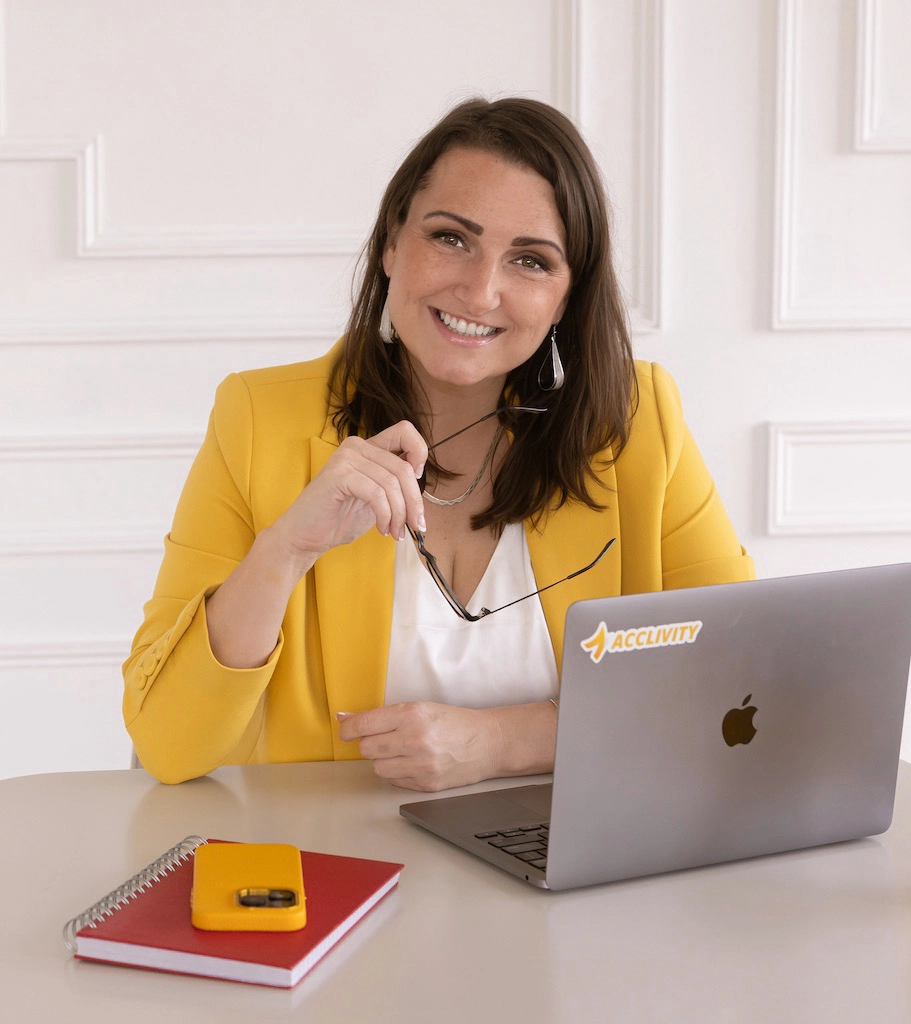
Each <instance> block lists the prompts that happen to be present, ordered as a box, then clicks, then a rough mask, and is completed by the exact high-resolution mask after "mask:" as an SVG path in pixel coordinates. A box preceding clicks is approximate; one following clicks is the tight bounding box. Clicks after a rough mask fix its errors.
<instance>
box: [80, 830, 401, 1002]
mask: <svg viewBox="0 0 911 1024" xmlns="http://www.w3.org/2000/svg"><path fill="white" fill-rule="evenodd" d="M204 841H205V840H202V839H200V838H199V837H198V836H189V837H188V838H187V839H185V840H183V842H181V843H178V844H177V845H176V846H174V847H172V848H171V849H170V850H168V851H167V853H165V854H163V855H162V856H161V857H159V858H158V860H156V861H155V862H154V863H152V864H150V865H149V866H148V867H147V868H145V869H144V870H143V871H141V872H139V874H137V875H135V876H134V877H133V878H131V879H130V880H129V881H128V882H125V883H124V884H123V885H122V886H120V888H119V889H115V890H114V892H112V893H109V894H108V895H107V896H106V897H104V899H102V900H99V901H98V902H97V903H96V904H94V905H93V906H92V907H90V908H89V909H88V910H87V911H85V913H83V914H80V915H79V917H76V918H73V920H72V921H69V922H68V923H67V925H66V926H65V928H64V930H63V934H64V941H65V942H66V944H67V947H68V948H69V949H70V951H71V952H73V953H74V954H75V956H76V957H77V958H78V959H81V960H99V961H102V962H105V963H112V964H126V965H128V966H131V967H145V968H149V969H152V970H159V971H174V972H176V973H179V974H199V975H204V976H206V977H210V978H224V979H227V980H231V981H245V982H249V983H251V984H256V985H274V986H277V987H279V988H290V987H291V986H292V985H296V984H297V983H298V982H299V981H300V979H301V978H302V977H303V976H304V975H305V974H306V973H307V972H308V971H309V970H310V968H311V967H313V965H314V964H315V963H317V961H318V960H320V959H321V958H322V957H323V956H325V954H326V953H327V952H328V951H329V950H330V949H331V948H332V947H333V946H334V945H335V944H336V943H337V942H338V941H339V939H341V938H342V936H343V935H345V934H346V933H347V932H348V931H349V930H350V929H351V928H352V927H353V926H354V925H355V924H357V922H358V921H359V920H360V919H361V918H362V917H363V916H364V915H365V914H366V913H368V911H370V910H371V909H372V908H373V907H374V906H376V904H377V903H378V902H379V901H380V900H381V899H382V898H383V897H384V896H385V895H386V893H388V892H389V891H390V890H391V889H393V888H394V887H395V885H396V884H397V882H398V880H399V874H400V873H401V870H402V865H401V864H392V863H388V862H386V861H379V860H365V859H363V858H361V857H337V856H333V855H331V854H328V853H309V852H307V851H305V850H302V851H301V865H302V867H303V872H304V888H305V890H306V893H307V924H306V926H305V927H304V928H302V929H301V930H300V931H295V932H211V931H202V930H200V929H198V928H194V927H193V925H192V924H191V922H190V889H191V887H192V883H193V853H194V851H195V849H196V847H197V846H200V845H202V843H203V842H204Z"/></svg>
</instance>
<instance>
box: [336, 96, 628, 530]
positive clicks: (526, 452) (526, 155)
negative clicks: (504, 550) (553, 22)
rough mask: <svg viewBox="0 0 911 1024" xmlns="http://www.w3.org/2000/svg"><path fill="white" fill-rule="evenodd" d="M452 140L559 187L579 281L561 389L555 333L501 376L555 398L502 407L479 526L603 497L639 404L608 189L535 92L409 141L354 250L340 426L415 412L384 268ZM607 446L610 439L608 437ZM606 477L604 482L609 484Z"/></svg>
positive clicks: (460, 114)
mask: <svg viewBox="0 0 911 1024" xmlns="http://www.w3.org/2000/svg"><path fill="white" fill-rule="evenodd" d="M455 147H460V148H466V149H477V150H482V151H485V152H490V153H493V154H495V155H496V156H499V157H500V158H501V159H504V160H508V161H510V162H511V163H514V164H517V165H519V166H522V167H528V168H530V169H531V170H533V171H536V172H537V173H538V174H540V175H541V177H542V178H544V179H545V180H546V181H548V182H549V183H550V184H551V186H552V187H553V190H554V194H555V197H556V203H557V210H558V211H559V213H560V216H561V217H562V219H563V224H564V227H565V229H566V242H567V253H566V256H567V260H568V263H569V267H570V271H571V273H572V285H571V288H570V293H569V299H568V302H567V305H566V310H565V312H564V314H563V318H562V319H561V321H560V324H559V327H558V329H557V343H558V347H559V349H560V356H561V359H562V362H563V366H564V369H565V373H566V383H565V385H564V387H563V388H562V389H561V390H559V391H553V392H546V393H545V392H542V391H541V389H540V386H539V384H538V371H539V368H540V366H541V363H542V362H543V360H544V358H545V356H546V354H547V352H548V351H549V347H550V338H549V337H548V338H545V339H542V345H541V347H540V348H539V349H538V351H537V352H536V353H535V354H534V355H532V356H531V358H530V359H528V360H527V361H526V362H524V363H523V364H522V365H521V366H517V367H516V368H515V369H514V370H512V371H510V373H509V374H508V375H507V377H506V383H505V386H504V391H503V401H504V402H506V403H518V404H521V405H534V404H537V405H541V404H544V405H546V406H547V407H548V410H549V411H548V412H547V413H546V414H545V415H538V416H535V415H525V416H523V415H521V414H516V415H515V416H513V417H509V418H508V419H506V421H507V423H508V426H509V428H510V430H511V432H512V434H513V441H512V444H511V445H510V446H509V450H508V452H507V454H506V456H505V458H504V460H503V463H502V465H501V467H500V470H499V472H498V473H497V476H496V479H495V480H494V483H493V499H492V501H491V504H490V506H489V507H488V508H487V509H485V510H484V511H483V512H481V513H479V514H478V515H476V516H474V517H473V518H472V526H473V527H474V528H475V529H480V528H481V527H484V526H489V527H492V528H493V529H495V530H497V531H499V530H501V529H502V527H503V526H504V525H506V524H507V523H514V522H520V521H522V520H524V519H532V520H533V521H537V520H538V519H539V518H540V517H541V515H542V514H543V513H544V512H545V511H547V510H548V509H550V508H559V507H560V506H561V505H563V504H565V502H567V501H568V500H570V499H574V500H577V501H580V502H583V503H584V504H586V505H588V506H589V507H590V508H602V507H604V506H603V504H602V501H603V498H604V495H603V494H602V495H600V496H599V497H600V498H601V499H602V501H599V500H598V499H597V498H596V497H595V496H594V495H593V494H592V488H593V487H598V488H599V489H602V488H601V485H600V483H599V481H598V478H597V476H596V474H595V467H594V465H593V463H594V460H595V459H599V460H600V462H601V463H602V465H603V464H607V463H609V462H610V461H612V460H613V459H616V457H617V456H618V455H619V453H620V451H621V450H622V448H623V446H624V445H625V443H626V441H627V437H628V435H629V422H630V418H631V416H632V412H633V410H634V409H635V404H636V385H635V372H634V368H633V356H632V346H631V343H630V337H629V329H628V325H627V316H626V310H625V306H624V303H623V300H622V296H621V292H620V287H619V284H618V282H617V278H616V274H615V272H614V267H613V259H612V254H611V242H610V228H609V215H608V207H607V200H606V198H605V194H604V187H603V185H602V183H601V177H600V174H599V172H598V168H597V165H596V163H595V160H594V157H593V156H592V154H591V152H590V151H589V149H588V146H587V145H586V144H585V142H584V141H583V139H582V137H581V135H580V134H579V132H578V131H577V129H576V128H575V126H574V125H573V123H572V122H571V121H570V120H569V118H567V117H566V116H564V115H563V114H561V113H560V112H559V111H558V110H555V109H554V108H553V107H551V106H548V105H547V104H546V103H541V102H539V101H537V100H531V99H523V98H508V99H500V100H495V101H493V102H489V101H487V100H483V99H471V100H467V101H466V102H464V103H460V104H459V105H458V106H456V107H454V108H453V109H452V110H451V111H450V112H449V113H448V114H447V115H446V116H445V117H444V118H443V119H442V120H441V121H440V122H439V123H438V124H437V125H436V126H435V127H434V128H432V129H431V130H430V131H429V132H428V133H427V134H426V135H425V136H424V137H423V138H422V139H421V140H420V141H419V142H418V143H417V144H416V145H415V146H414V148H413V149H412V150H411V152H410V153H409V154H408V156H407V157H405V160H404V161H403V163H402V165H401V166H400V167H399V169H398V170H397V171H396V173H395V174H394V175H393V177H392V180H391V181H390V182H389V185H388V186H387V188H386V192H385V194H384V195H383V198H382V201H381V203H380V208H379V213H378V215H377V219H376V223H375V225H374V228H373V231H372V233H371V235H370V237H369V239H368V241H367V243H366V245H365V247H364V250H363V252H362V254H361V261H360V284H359V286H358V288H357V292H356V295H355V297H354V303H353V307H352V311H351V317H350V319H349V321H348V327H347V330H346V336H345V341H344V345H343V346H342V349H341V351H340V353H339V356H338V358H337V359H336V362H335V364H334V366H333V368H332V377H331V380H332V390H333V401H334V402H335V403H336V404H337V411H336V412H335V414H334V418H333V419H334V423H335V426H336V428H337V429H338V431H339V435H340V436H341V437H346V436H348V435H349V434H357V433H360V434H362V435H363V436H367V437H369V436H371V435H372V434H375V433H378V432H379V431H380V430H384V429H385V428H386V427H388V426H390V425H391V424H393V423H396V422H398V421H399V420H402V419H405V420H410V421H411V422H414V423H417V422H419V419H418V415H417V396H416V395H415V394H414V391H413V388H412V386H411V375H410V373H409V368H408V365H407V358H406V357H405V356H404V355H403V353H402V351H401V349H402V346H401V345H393V346H389V345H384V344H383V342H382V339H381V338H380V333H379V325H380V317H381V315H382V310H383V305H384V303H385V301H386V292H387V290H388V285H389V282H388V280H387V278H386V275H385V273H384V272H383V253H384V252H385V250H386V247H387V245H388V243H389V239H390V237H394V235H395V233H396V231H397V230H398V229H399V227H401V225H402V224H404V222H405V220H406V218H407V216H408V210H409V207H410V205H411V200H412V198H413V197H414V195H415V194H416V193H417V192H418V191H419V190H420V189H422V188H424V187H426V184H427V182H428V180H429V175H430V172H431V170H432V169H433V166H434V164H435V163H436V161H437V160H438V159H439V158H440V157H441V156H442V155H443V153H445V152H447V151H448V150H450V149H453V148H455ZM607 449H609V451H608V450H607ZM602 490H603V489H602Z"/></svg>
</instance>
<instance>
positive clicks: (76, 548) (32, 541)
mask: <svg viewBox="0 0 911 1024" xmlns="http://www.w3.org/2000/svg"><path fill="white" fill-rule="evenodd" d="M168 529H169V527H168V525H167V524H165V523H160V524H151V525H143V524H139V525H137V524H134V523H100V524H99V523H93V524H91V525H86V526H77V525H74V524H72V523H67V524H66V528H65V529H59V528H56V527H54V526H48V527H46V528H44V529H38V528H36V527H35V526H34V525H32V524H28V525H26V526H23V527H21V528H20V527H19V526H17V525H15V524H12V525H11V524H9V523H7V524H4V525H3V527H2V528H0V558H23V557H25V558H35V557H37V558H41V557H47V556H51V555H53V556H57V555H80V556H86V555H87V556H89V557H92V556H95V555H112V554H117V555H121V554H138V555H152V554H155V555H159V556H161V555H162V554H163V553H164V536H165V534H166V533H167V532H168Z"/></svg>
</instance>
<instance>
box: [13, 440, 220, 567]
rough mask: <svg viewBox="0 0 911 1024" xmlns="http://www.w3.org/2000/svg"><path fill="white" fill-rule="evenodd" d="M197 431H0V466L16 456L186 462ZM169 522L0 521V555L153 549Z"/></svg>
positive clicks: (50, 459) (22, 459)
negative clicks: (10, 433) (19, 433)
mask: <svg viewBox="0 0 911 1024" xmlns="http://www.w3.org/2000/svg"><path fill="white" fill-rule="evenodd" d="M201 444H202V437H201V436H200V435H198V434H188V433H162V434H120V435H94V434H83V435H65V436H63V435H49V434H43V435H31V436H19V437H16V436H5V437H0V466H2V465H3V464H5V463H20V462H31V463H41V462H69V463H74V462H75V463H79V462H86V461H111V460H129V461H132V462H136V461H141V460H147V459H158V460H177V461H179V462H182V463H186V464H189V463H190V462H191V461H192V459H193V458H194V457H195V455H196V452H197V451H198V450H199V446H200V445H201ZM168 529H169V524H167V523H165V522H160V523H130V522H99V521H94V522H91V523H85V524H81V523H73V522H66V523H59V524H57V523H47V524H42V525H36V524H35V523H15V522H5V523H3V524H2V525H0V557H29V556H30V557H42V556H48V555H89V556H92V555H110V554H158V555H160V554H161V553H162V550H163V538H164V536H165V534H166V533H167V532H168Z"/></svg>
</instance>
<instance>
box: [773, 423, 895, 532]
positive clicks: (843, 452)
mask: <svg viewBox="0 0 911 1024" xmlns="http://www.w3.org/2000/svg"><path fill="white" fill-rule="evenodd" d="M769 454H770V462H769V532H770V533H773V534H819V535H828V534H837V533H846V534H863V533H911V473H909V472H908V468H909V467H911V420H909V421H906V422H904V423H879V422H870V423H796V424H785V423H773V424H770V425H769ZM849 470H850V471H849Z"/></svg>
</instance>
